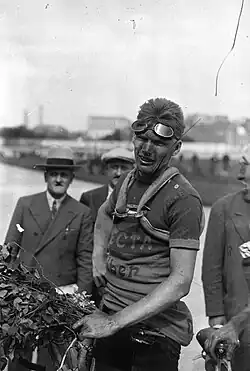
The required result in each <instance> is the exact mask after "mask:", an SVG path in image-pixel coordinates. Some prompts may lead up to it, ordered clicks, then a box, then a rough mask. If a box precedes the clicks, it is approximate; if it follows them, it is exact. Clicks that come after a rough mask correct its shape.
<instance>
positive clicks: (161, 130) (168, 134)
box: [131, 120, 174, 138]
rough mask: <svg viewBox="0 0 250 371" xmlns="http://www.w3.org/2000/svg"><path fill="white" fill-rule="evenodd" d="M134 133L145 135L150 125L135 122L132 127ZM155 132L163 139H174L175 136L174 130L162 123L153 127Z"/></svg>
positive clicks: (143, 122)
mask: <svg viewBox="0 0 250 371" xmlns="http://www.w3.org/2000/svg"><path fill="white" fill-rule="evenodd" d="M131 128H132V130H133V131H134V133H138V134H139V133H143V132H145V131H147V130H149V125H148V123H147V122H145V121H139V120H138V121H135V122H133V124H132V126H131ZM152 130H153V132H154V133H155V134H156V135H158V136H159V137H162V138H172V137H173V136H174V130H173V128H171V126H166V125H163V124H161V123H157V124H155V125H154V126H153V127H152Z"/></svg>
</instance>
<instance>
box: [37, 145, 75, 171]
mask: <svg viewBox="0 0 250 371" xmlns="http://www.w3.org/2000/svg"><path fill="white" fill-rule="evenodd" d="M80 167H81V165H76V164H75V161H74V154H73V151H72V149H71V148H69V147H60V146H55V147H52V148H51V149H50V150H49V152H48V155H47V159H46V163H45V164H36V165H34V168H35V169H39V168H40V169H41V168H43V169H49V168H58V169H72V170H74V169H79V168H80Z"/></svg>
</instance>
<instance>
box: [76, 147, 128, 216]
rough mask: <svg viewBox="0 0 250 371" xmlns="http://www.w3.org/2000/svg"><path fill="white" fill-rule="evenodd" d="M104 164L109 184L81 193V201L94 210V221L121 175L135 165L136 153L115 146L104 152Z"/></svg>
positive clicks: (102, 158)
mask: <svg viewBox="0 0 250 371" xmlns="http://www.w3.org/2000/svg"><path fill="white" fill-rule="evenodd" d="M101 160H102V162H103V164H104V173H105V175H106V176H107V178H108V184H106V185H104V186H102V187H98V188H96V189H93V190H90V191H88V192H85V193H83V194H82V195H81V198H80V202H81V203H83V204H84V205H86V206H88V207H89V208H90V209H91V211H92V216H93V219H94V221H95V220H96V217H97V212H98V210H99V207H100V206H101V205H102V204H103V202H104V201H106V199H107V198H108V197H109V196H110V195H111V193H112V191H113V189H114V187H115V185H116V183H117V181H118V179H119V178H120V176H121V175H122V174H123V173H124V172H126V171H129V170H132V168H133V166H134V162H135V160H134V154H133V152H132V151H129V150H128V149H125V148H114V149H112V150H111V151H108V152H106V153H104V154H103V155H102V157H101Z"/></svg>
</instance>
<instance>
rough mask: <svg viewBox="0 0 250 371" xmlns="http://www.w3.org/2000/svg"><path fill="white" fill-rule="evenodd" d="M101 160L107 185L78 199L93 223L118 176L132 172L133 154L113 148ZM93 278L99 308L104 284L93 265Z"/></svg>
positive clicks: (93, 292) (94, 294)
mask: <svg viewBox="0 0 250 371" xmlns="http://www.w3.org/2000/svg"><path fill="white" fill-rule="evenodd" d="M101 160H102V162H103V164H104V173H105V174H106V176H107V178H108V184H106V185H104V186H102V187H99V188H96V189H92V190H90V191H88V192H85V193H83V194H82V195H81V198H80V202H81V203H82V204H84V205H86V206H88V207H89V208H90V209H91V212H92V217H93V220H94V222H95V220H96V216H97V212H98V210H99V208H100V206H101V205H102V204H103V203H104V201H106V200H107V198H108V197H109V196H110V194H111V193H112V191H113V188H114V187H115V185H116V183H117V182H118V180H119V178H120V176H121V175H122V174H123V173H124V172H128V171H129V170H132V168H133V167H134V162H135V159H134V153H133V152H132V151H129V150H127V149H124V148H114V149H112V150H111V151H108V152H106V153H104V154H103V155H102V157H101ZM93 276H94V280H95V282H96V284H94V286H93V289H92V295H93V300H94V301H95V303H96V305H97V306H99V303H100V300H101V296H102V291H103V286H104V285H105V282H100V281H99V280H97V281H96V279H95V277H96V271H95V266H94V265H93Z"/></svg>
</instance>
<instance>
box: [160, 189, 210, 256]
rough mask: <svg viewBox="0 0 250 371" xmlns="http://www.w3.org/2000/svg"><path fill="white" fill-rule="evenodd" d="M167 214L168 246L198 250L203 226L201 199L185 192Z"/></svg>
mask: <svg viewBox="0 0 250 371" xmlns="http://www.w3.org/2000/svg"><path fill="white" fill-rule="evenodd" d="M167 214H168V219H167V222H168V229H169V232H170V237H169V246H170V248H183V249H192V250H199V245H200V242H199V239H200V235H201V233H202V231H203V227H204V211H203V207H202V204H201V201H200V200H199V199H198V198H197V197H195V196H193V195H190V194H187V195H186V196H185V197H180V198H179V199H177V200H176V201H175V202H174V203H173V205H172V206H171V207H170V208H169V209H168V212H167Z"/></svg>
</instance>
